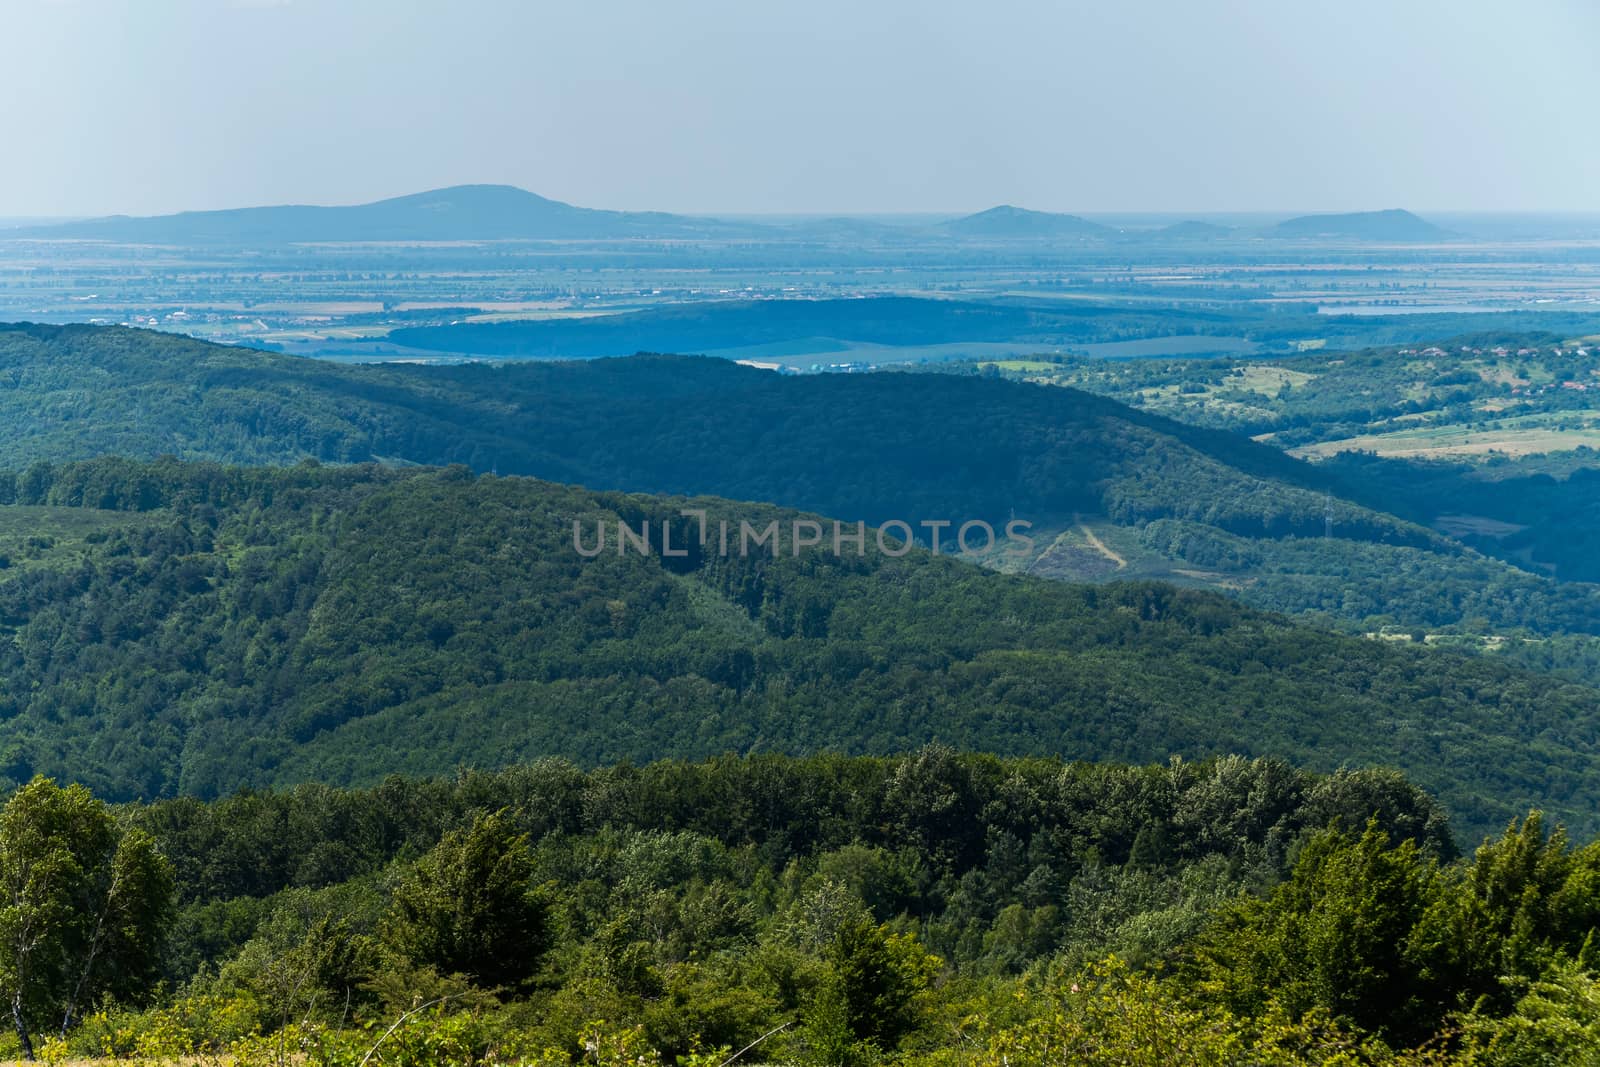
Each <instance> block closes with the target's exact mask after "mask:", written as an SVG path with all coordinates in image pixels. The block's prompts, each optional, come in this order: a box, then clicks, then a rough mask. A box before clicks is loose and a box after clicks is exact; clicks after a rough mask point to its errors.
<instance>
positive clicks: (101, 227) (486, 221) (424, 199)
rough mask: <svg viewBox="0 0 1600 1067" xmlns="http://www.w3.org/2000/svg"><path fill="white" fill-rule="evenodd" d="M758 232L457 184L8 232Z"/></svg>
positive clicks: (274, 236)
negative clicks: (380, 195) (359, 199)
mask: <svg viewBox="0 0 1600 1067" xmlns="http://www.w3.org/2000/svg"><path fill="white" fill-rule="evenodd" d="M758 229H760V227H757V226H756V225H754V224H749V223H741V224H735V223H730V222H725V221H720V220H715V219H703V218H694V217H690V216H686V215H672V214H668V213H666V212H659V211H644V212H641V211H603V210H599V209H595V208H585V207H575V206H573V205H572V204H567V203H563V202H561V201H559V200H550V199H547V198H545V197H542V196H539V195H537V194H535V193H530V192H528V191H527V190H525V189H519V188H516V187H515V186H510V185H457V186H451V187H450V188H446V189H433V190H430V191H428V192H423V193H414V194H412V195H409V196H399V197H394V198H391V199H388V200H379V201H376V202H374V203H370V204H357V205H352V206H348V207H323V206H308V205H283V206H277V207H249V208H234V209H227V210H221V211H185V212H181V213H179V214H176V215H154V216H147V217H131V216H126V215H113V216H110V217H107V218H98V219H83V220H79V221H76V222H69V223H60V224H55V225H49V226H32V227H26V228H24V229H20V230H13V231H10V232H8V233H6V234H5V235H4V236H6V237H13V238H15V237H29V238H43V239H51V238H58V239H79V240H100V241H126V242H150V243H157V244H287V243H296V242H319V241H332V242H346V241H348V242H365V241H492V240H604V239H627V238H651V237H685V236H724V235H733V234H739V233H747V232H752V231H755V230H758Z"/></svg>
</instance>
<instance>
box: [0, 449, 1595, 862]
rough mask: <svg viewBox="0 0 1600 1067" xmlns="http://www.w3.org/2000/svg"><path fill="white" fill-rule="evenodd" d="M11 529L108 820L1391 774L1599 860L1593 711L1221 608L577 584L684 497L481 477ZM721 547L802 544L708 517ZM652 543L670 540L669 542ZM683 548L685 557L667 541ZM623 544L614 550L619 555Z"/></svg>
mask: <svg viewBox="0 0 1600 1067" xmlns="http://www.w3.org/2000/svg"><path fill="white" fill-rule="evenodd" d="M15 499H16V501H17V502H16V503H14V504H12V505H9V506H6V507H3V508H0V524H3V531H4V536H3V537H0V551H3V553H4V556H5V560H4V562H5V563H6V567H5V569H4V570H0V626H3V628H4V632H5V637H6V640H5V641H3V642H0V677H3V678H4V679H5V689H4V693H3V699H0V721H3V722H4V723H5V731H4V734H3V741H0V773H3V774H4V776H6V777H7V778H10V779H11V780H13V781H18V780H25V779H26V778H27V777H28V776H30V775H32V774H34V773H37V772H43V773H49V774H54V775H60V776H63V777H67V778H72V779H79V780H83V781H86V782H87V783H89V784H91V785H92V786H93V787H94V788H96V789H97V790H98V791H100V792H102V793H104V794H106V795H108V796H118V797H128V796H141V795H142V796H161V795H171V794H174V793H178V792H188V793H197V794H201V795H213V794H216V793H219V792H224V791H227V790H231V789H233V788H236V787H238V786H241V785H266V784H278V783H287V782H295V781H305V780H317V781H327V782H333V783H341V782H344V783H350V782H354V783H360V782H371V781H374V780H376V779H378V778H380V777H382V776H383V775H384V774H387V773H390V772H396V771H400V772H410V773H438V772H443V771H448V770H450V769H451V768H453V767H455V766H457V765H463V764H464V765H474V766H498V765H503V764H506V763H509V762H513V761H518V760H527V759H530V758H534V757H538V756H544V755H562V756H566V757H569V758H572V759H576V760H578V761H580V762H583V763H586V764H592V763H600V762H607V761H615V760H620V759H632V760H644V759H649V758H659V757H662V756H679V757H688V758H693V757H700V756H705V755H709V754H715V753H718V752H723V751H729V750H733V751H764V750H777V751H787V752H797V753H804V752H811V751H818V750H824V749H828V750H835V749H839V750H846V751H855V752H869V753H870V752H892V751H904V750H906V749H909V748H915V747H917V746H919V745H921V744H924V743H926V742H929V741H934V740H939V741H945V742H948V743H951V744H955V745H962V746H968V747H974V748H981V749H984V750H990V751H995V752H999V753H1011V754H1026V753H1040V754H1053V755H1061V756H1065V757H1068V758H1074V759H1076V758H1083V759H1093V758H1116V759H1128V760H1138V761H1147V760H1160V759H1164V758H1166V757H1167V756H1168V755H1169V754H1183V755H1187V756H1202V755H1205V754H1208V753H1216V752H1242V753H1247V754H1273V755H1280V756H1283V757H1285V758H1288V759H1292V760H1294V761H1296V762H1298V763H1301V764H1304V765H1306V766H1309V767H1314V768H1315V767H1321V768H1334V767H1337V766H1339V765H1341V764H1345V763H1351V764H1381V765H1389V766H1398V767H1400V768H1403V769H1405V770H1406V771H1407V772H1408V773H1410V774H1411V775H1412V776H1413V777H1414V778H1415V779H1416V780H1417V781H1418V782H1419V784H1422V785H1424V786H1426V787H1428V788H1432V789H1436V790H1438V791H1439V793H1440V795H1441V796H1442V797H1443V799H1444V800H1445V801H1446V802H1447V803H1448V804H1449V805H1450V807H1451V808H1452V811H1453V813H1454V815H1455V817H1456V818H1457V819H1458V820H1460V822H1459V825H1460V826H1461V827H1462V828H1463V829H1465V830H1466V831H1467V832H1468V833H1469V834H1475V833H1478V832H1481V831H1482V830H1484V829H1486V828H1488V827H1490V826H1492V825H1493V824H1497V823H1500V822H1502V821H1503V819H1504V818H1506V817H1507V816H1508V815H1510V814H1511V813H1513V812H1515V811H1517V810H1522V809H1526V808H1527V807H1528V806H1529V805H1531V804H1535V803H1537V804H1541V805H1544V806H1547V807H1548V808H1549V810H1551V811H1553V812H1556V813H1558V814H1559V815H1560V816H1561V817H1562V818H1564V819H1567V820H1569V821H1571V822H1572V823H1573V824H1574V825H1577V826H1583V827H1588V826H1590V825H1591V824H1593V822H1594V815H1593V812H1594V811H1595V810H1596V802H1597V801H1600V784H1597V783H1600V752H1597V751H1596V749H1595V740H1594V739H1595V736H1596V730H1597V728H1600V694H1597V693H1596V691H1595V690H1593V689H1590V688H1586V687H1583V686H1578V685H1571V684H1564V683H1560V682H1558V681H1556V680H1553V679H1550V678H1546V677H1541V676H1538V675H1533V674H1528V673H1522V672H1518V671H1515V670H1512V669H1509V668H1506V667H1504V666H1501V665H1497V664H1494V663H1492V662H1489V661H1486V660H1482V659H1473V658H1462V657H1458V656H1455V655H1452V654H1448V653H1439V652H1431V651H1423V650H1419V649H1413V648H1410V647H1393V646H1389V645H1386V644H1383V643H1379V642H1371V641H1364V640H1360V639H1355V638H1344V637H1338V636H1334V635H1331V634H1327V633H1323V632H1320V631H1316V630H1311V629H1307V628H1304V627H1297V626H1294V625H1291V624H1289V623H1287V622H1285V621H1283V620H1282V619H1280V618H1276V617H1272V616H1266V615H1261V614H1258V613H1255V612H1252V611H1250V610H1248V609H1245V608H1242V607H1240V606H1238V605H1236V604H1232V603H1230V602H1229V601H1227V600H1225V599H1223V598H1220V597H1216V596H1211V595H1206V594H1196V593H1186V592H1182V591H1180V590H1177V589H1174V588H1171V587H1168V586H1160V585H1152V584H1142V583H1125V584H1122V585H1117V586H1112V587H1107V588H1096V587H1085V586H1070V585H1065V584H1061V583H1056V582H1049V581H1043V580H1039V579H1030V578H1023V577H1011V576H1005V575H997V574H993V573H986V572H984V571H982V570H980V569H978V568H976V567H972V566H970V565H967V564H963V563H960V562H958V561H954V560H950V559H946V558H936V557H934V556H932V555H931V554H926V553H922V552H914V553H912V554H910V555H907V556H904V557H903V558H889V557H886V556H884V555H882V554H881V553H878V552H877V551H875V550H873V549H872V548H871V547H870V545H869V548H868V550H867V553H866V554H865V555H864V556H860V557H858V556H856V555H855V554H853V553H852V552H850V551H848V550H847V551H846V552H845V553H844V554H843V555H842V556H834V555H833V554H832V553H831V552H815V551H808V552H805V553H802V554H801V555H799V556H798V557H795V556H793V555H791V554H790V553H789V551H788V550H787V549H785V550H784V551H783V553H782V555H781V558H771V557H769V556H767V555H765V554H763V553H762V552H760V551H753V552H752V553H751V554H750V555H749V556H748V557H746V558H739V557H738V556H737V555H733V554H730V556H727V557H724V556H722V555H721V554H720V552H718V551H713V550H712V548H711V547H709V546H708V547H706V548H704V549H701V548H694V547H691V549H690V551H689V555H688V556H686V557H672V558H662V557H660V556H659V555H651V556H643V555H639V554H636V553H632V552H630V553H628V554H626V555H621V554H618V553H617V552H616V551H615V550H614V549H613V550H610V551H607V552H605V553H603V554H602V555H600V556H598V557H596V558H594V559H591V560H586V559H584V558H583V557H582V556H580V555H579V554H578V553H577V552H576V551H575V550H574V544H573V537H574V532H573V524H574V521H575V520H581V521H582V523H583V524H584V527H583V529H584V531H585V532H584V537H585V540H586V541H587V540H588V539H589V538H591V537H592V533H591V531H592V530H593V527H592V526H591V525H590V524H591V523H593V522H596V521H599V520H602V519H605V520H610V521H617V520H621V521H626V522H628V523H629V524H630V526H631V527H632V528H634V529H637V528H638V524H639V523H640V522H641V521H642V520H645V519H650V520H652V521H655V522H659V521H662V520H672V521H673V522H675V523H676V525H675V527H674V531H675V532H674V534H673V542H674V544H678V545H690V546H693V545H695V544H696V537H695V536H694V528H693V526H692V525H691V523H692V520H690V519H685V518H681V517H678V511H679V508H680V506H681V505H682V502H681V501H679V500H674V499H670V498H659V497H647V496H622V495H616V494H596V493H591V492H588V491H584V490H579V489H574V488H570V487H563V486H556V485H551V484H548V483H543V482H537V481H531V480H527V479H521V478H474V477H473V476H472V475H470V474H469V473H468V472H467V471H465V470H464V469H461V468H456V469H452V470H444V471H418V472H404V471H395V470H385V469H382V468H374V467H344V468H331V469H330V468H318V467H312V466H301V467H297V468H292V469H287V470H267V469H237V470H229V469H224V468H219V467H214V466H210V465H187V464H179V463H175V462H172V461H167V462H161V463H156V464H150V465H144V464H135V463H131V462H129V461H123V460H101V461H94V462H89V463H82V464H69V465H65V466H61V467H55V468H46V467H42V466H36V467H35V468H33V469H32V470H31V471H29V472H28V473H27V474H25V475H23V476H22V477H20V478H19V479H17V481H16V492H15ZM704 503H705V506H706V507H708V508H710V509H711V518H712V526H711V528H712V529H713V530H715V529H716V525H715V523H716V520H717V518H718V517H719V516H727V517H728V518H730V520H734V521H737V520H739V519H746V518H748V519H749V520H750V521H752V522H760V523H765V522H766V521H767V520H768V519H769V518H777V519H779V520H780V521H785V522H787V521H789V519H788V518H787V516H788V515H789V514H791V513H785V512H780V511H776V510H773V509H762V508H758V507H755V506H753V505H743V504H733V503H728V502H718V501H705V502H704ZM657 529H658V530H659V527H657ZM657 536H659V534H658V535H657ZM614 544H615V542H614V541H613V545H614Z"/></svg>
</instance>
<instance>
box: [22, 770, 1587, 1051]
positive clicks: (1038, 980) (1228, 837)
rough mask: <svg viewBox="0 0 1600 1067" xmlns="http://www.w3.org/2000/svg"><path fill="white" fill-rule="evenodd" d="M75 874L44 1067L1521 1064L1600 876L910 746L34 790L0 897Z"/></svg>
mask: <svg viewBox="0 0 1600 1067" xmlns="http://www.w3.org/2000/svg"><path fill="white" fill-rule="evenodd" d="M91 845H92V847H90V846H91ZM68 857H71V858H73V859H74V860H76V861H77V862H76V863H75V865H74V866H73V868H72V869H73V872H74V875H73V877H74V880H73V881H71V882H69V883H61V882H57V881H53V880H50V879H44V878H32V877H30V876H28V875H26V874H24V875H23V877H22V879H21V880H20V881H15V882H14V884H8V888H26V889H27V892H26V893H24V894H23V895H22V896H21V897H20V898H11V899H18V900H19V901H20V903H19V904H18V906H17V907H16V908H15V909H13V913H14V914H15V915H17V916H20V917H22V918H23V919H24V920H25V921H26V922H28V923H31V924H32V925H31V932H32V936H31V938H30V939H28V940H26V941H19V940H17V939H14V938H0V991H4V992H5V993H6V994H7V997H8V1000H9V999H12V997H13V996H14V997H15V998H16V999H15V1003H16V1005H17V1007H16V1010H15V1011H13V1012H12V1013H11V1019H10V1020H9V1021H10V1023H11V1026H10V1030H11V1031H12V1035H13V1036H11V1037H10V1038H9V1041H10V1044H11V1047H12V1048H13V1049H15V1050H18V1051H27V1050H34V1051H37V1052H38V1053H39V1054H41V1055H42V1056H44V1057H46V1058H48V1059H50V1060H52V1061H57V1060H59V1059H60V1058H61V1057H62V1056H64V1055H67V1054H72V1053H76V1054H79V1055H97V1056H110V1057H116V1058H119V1059H127V1058H137V1059H138V1060H139V1061H140V1062H170V1061H172V1060H174V1059H177V1058H179V1057H198V1058H200V1059H201V1060H204V1061H209V1060H211V1059H214V1058H219V1057H227V1058H228V1059H230V1061H231V1062H234V1063H236V1064H239V1065H241V1067H253V1065H256V1064H260V1065H262V1067H265V1065H268V1064H281V1063H285V1062H304V1063H309V1064H315V1065H321V1067H335V1065H338V1067H355V1065H356V1064H358V1063H360V1062H362V1061H364V1060H365V1061H372V1060H373V1059H374V1057H375V1054H376V1053H377V1052H378V1051H379V1050H380V1049H381V1058H379V1059H378V1060H377V1062H383V1063H387V1064H392V1065H399V1067H424V1065H427V1067H439V1065H451V1067H479V1065H487V1064H509V1063H522V1064H539V1065H541V1067H570V1065H575V1064H579V1063H583V1064H593V1065H604V1067H623V1065H624V1064H631V1065H633V1067H640V1065H645V1067H654V1065H659V1064H672V1063H679V1064H686V1065H706V1067H710V1065H712V1064H715V1063H720V1062H723V1061H724V1060H725V1059H726V1058H727V1057H729V1056H730V1055H732V1054H733V1052H734V1051H735V1050H737V1049H740V1048H743V1047H745V1046H747V1045H750V1044H751V1043H753V1042H758V1041H759V1042H764V1043H765V1044H764V1047H763V1048H762V1049H761V1053H762V1055H761V1059H762V1060H763V1061H765V1062H784V1063H797V1064H804V1065H807V1067H824V1065H828V1064H838V1063H841V1062H842V1063H848V1064H855V1065H861V1067H865V1065H869V1064H874V1063H882V1062H895V1063H905V1064H908V1065H919V1067H921V1065H926V1067H936V1065H950V1064H956V1065H963V1067H965V1065H970V1067H1002V1065H1017V1064H1024V1065H1028V1067H1046V1065H1048V1064H1057V1063H1060V1062H1062V1061H1063V1056H1066V1057H1068V1062H1073V1063H1084V1064H1090V1065H1098V1064H1104V1065H1107V1067H1109V1065H1112V1064H1117V1065H1127V1064H1150V1065H1151V1067H1154V1065H1155V1064H1158V1063H1179V1064H1191V1063H1192V1064H1215V1063H1229V1064H1233V1063H1238V1064H1244V1063H1273V1064H1285V1065H1297V1064H1307V1065H1309V1064H1323V1065H1329V1064H1369V1065H1399V1064H1409V1065H1413V1067H1423V1065H1432V1067H1446V1065H1457V1064H1459V1065H1462V1067H1465V1065H1467V1064H1474V1065H1493V1067H1533V1065H1535V1064H1540V1063H1550V1062H1562V1063H1569V1062H1578V1061H1577V1060H1576V1059H1574V1057H1575V1056H1578V1055H1581V1054H1582V1053H1583V1051H1584V1050H1585V1049H1586V1048H1588V1047H1589V1043H1590V1041H1591V1040H1592V1037H1593V1023H1594V1021H1595V1019H1594V1016H1593V1014H1592V1012H1591V1011H1590V1010H1589V1004H1591V1003H1592V1000H1593V997H1594V995H1595V992H1596V987H1595V982H1594V979H1593V975H1592V972H1591V971H1590V970H1589V967H1590V966H1591V965H1590V963H1589V958H1590V956H1589V954H1590V953H1591V951H1592V949H1591V942H1592V939H1593V937H1594V934H1595V931H1596V928H1597V927H1600V904H1597V900H1600V898H1597V897H1596V895H1595V893H1594V892H1593V887H1594V884H1595V881H1596V879H1597V878H1600V846H1596V845H1594V844H1589V845H1578V844H1575V843H1573V842H1571V841H1570V840H1569V839H1568V838H1567V837H1566V835H1565V833H1564V832H1562V831H1560V830H1555V831H1554V832H1552V828H1551V827H1550V826H1549V824H1548V823H1547V822H1546V821H1545V820H1544V819H1543V818H1541V817H1540V816H1538V815H1533V816H1530V817H1527V818H1525V819H1520V820H1516V821H1513V822H1511V823H1510V824H1509V826H1508V828H1507V829H1505V830H1504V831H1503V832H1501V833H1499V834H1497V835H1496V836H1494V837H1492V838H1491V839H1490V840H1488V841H1487V842H1485V843H1484V844H1483V845H1482V847H1480V848H1478V849H1476V850H1475V851H1474V852H1472V853H1470V854H1469V855H1468V856H1466V857H1462V856H1461V855H1460V854H1459V852H1458V849H1457V847H1456V844H1455V842H1454V841H1453V840H1452V838H1451V836H1450V834H1449V833H1448V831H1447V829H1446V826H1445V820H1444V818H1443V813H1442V811H1441V809H1440V808H1439V806H1438V805H1437V804H1436V803H1435V802H1434V801H1433V800H1431V799H1430V798H1429V797H1428V796H1427V794H1425V793H1423V792H1422V791H1420V790H1418V789H1417V788H1416V787H1415V786H1413V785H1411V784H1410V783H1408V782H1407V781H1406V780H1405V779H1404V778H1403V777H1401V776H1400V775H1398V774H1396V773H1393V772H1387V771H1353V772H1351V771H1341V772H1338V773H1334V774H1331V775H1325V776H1324V775H1314V774H1310V773H1307V772H1305V771H1299V770H1295V769H1292V768H1291V767H1289V766H1288V765H1286V764H1284V763H1282V762H1280V761H1276V760H1246V759H1242V758H1239V757H1222V758H1217V759H1212V760H1206V761H1201V762H1187V761H1179V760H1174V761H1172V762H1170V763H1167V764H1165V765H1155V766H1128V765H1117V764H1084V763H1065V762H1062V761H1060V760H1056V759H1037V758H1035V759H1002V758H998V757H995V756H989V755H962V754H959V753H956V752H953V751H951V750H949V749H946V748H942V747H939V746H931V747H927V748H924V749H922V750H920V751H918V752H915V753H912V754H909V755H906V756H900V757H893V758H847V757H842V756H838V755H822V756H812V757H807V758H802V759H796V758H790V757H782V756H776V755H762V756H753V757H746V758H739V757H722V758H718V759H714V760H710V761H706V762H699V763H682V762H658V763H652V764H648V765H644V766H639V767H634V766H629V765H622V766H616V767H607V768H599V769H595V770H591V771H587V772H586V771H583V770H580V769H579V768H577V767H575V766H573V765H572V764H570V763H566V762H563V761H559V760H549V759H546V760H540V761H537V762H534V763H531V764H528V765H525V766H520V767H515V768H508V769H506V770H503V771H500V772H496V773H484V772H471V773H464V774H460V775H457V776H456V777H455V778H453V779H437V778H435V779H426V780H419V779H405V778H400V777H391V778H388V779H386V780H385V781H383V782H382V783H381V784H379V785H377V786H375V787H372V788H369V789H360V790H341V789H334V788H330V787H327V786H320V785H306V786H300V787H297V788H295V789H292V790H287V791H280V792H272V793H242V794H239V795H236V796H232V797H228V798H225V799H220V800H215V801H211V802H203V801H199V800H196V799H193V798H181V799H175V800H166V801H160V802H156V803H154V804H149V805H130V806H125V807H123V808H121V809H112V808H109V807H107V806H106V805H105V804H104V803H102V802H101V801H99V800H98V799H96V798H94V797H93V796H92V795H91V794H89V793H88V791H87V790H84V789H83V788H82V787H81V786H73V787H70V788H62V787H60V786H59V785H57V784H56V783H52V782H50V781H48V780H45V779H37V780H34V781H32V782H30V783H29V784H28V785H26V786H25V787H24V788H22V789H21V790H19V791H17V792H16V793H14V794H13V795H12V797H11V798H10V799H9V800H8V801H7V802H6V804H5V805H4V807H3V808H0V859H6V860H11V859H17V860H23V861H25V862H24V863H23V864H20V865H5V866H0V877H11V876H12V875H14V874H16V873H17V872H27V871H30V870H42V869H44V867H43V865H45V864H48V863H49V862H50V861H51V860H52V859H55V860H60V859H64V858H68ZM107 916H110V917H114V918H115V920H116V922H115V923H114V924H108V923H105V922H104V921H101V920H103V918H104V917H107ZM108 928H114V929H115V931H116V935H115V936H114V937H109V938H100V937H99V933H98V931H100V930H102V929H108ZM89 942H92V943H94V944H96V945H97V946H98V949H97V952H96V954H95V956H94V958H95V960H96V961H97V962H96V966H95V967H94V968H91V969H89V970H87V971H86V970H84V969H83V966H82V961H83V960H84V958H85V957H84V955H83V953H82V952H81V951H79V950H80V949H81V948H82V947H83V945H84V944H86V943H89ZM57 962H59V963H62V964H67V965H66V966H55V967H52V966H41V965H47V964H52V963H57ZM83 975H91V976H93V980H92V981H90V982H84V981H82V980H81V977H82V976H83ZM63 1017H65V1018H66V1020H67V1021H66V1022H63V1021H62V1020H63ZM6 1045H7V1039H4V1038H0V1054H4V1052H5V1051H6ZM1063 1050H1066V1051H1063Z"/></svg>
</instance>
